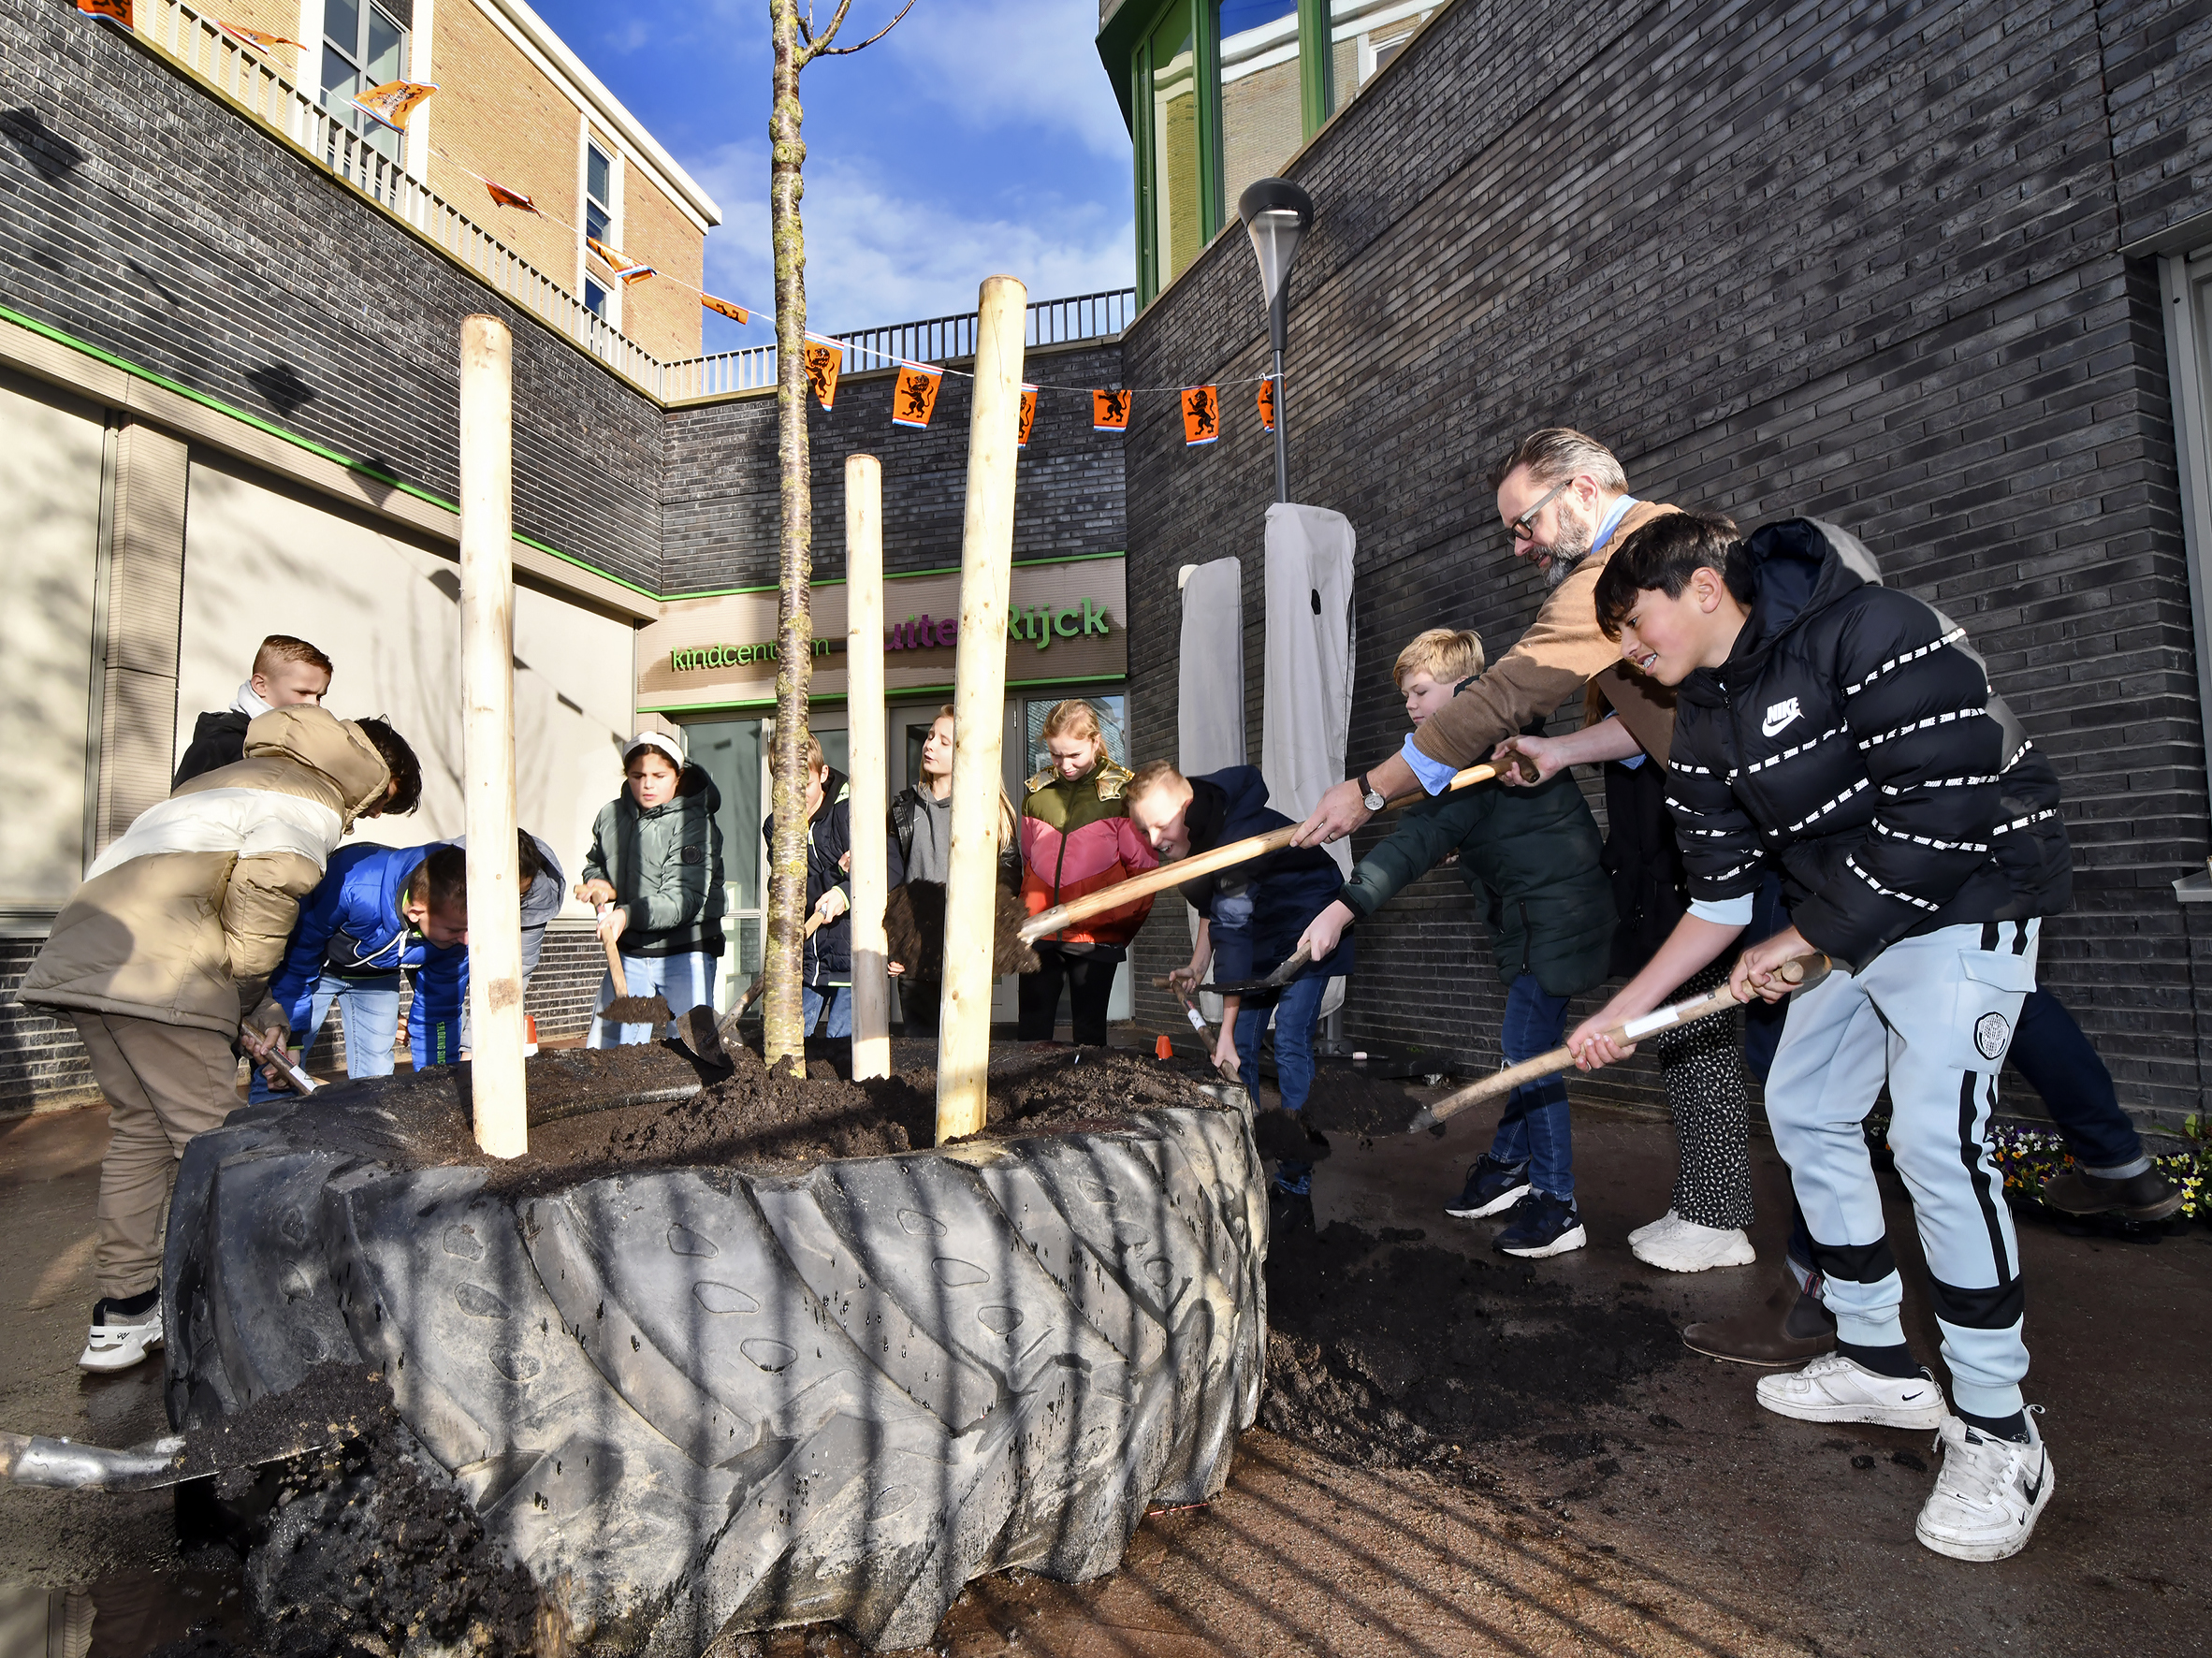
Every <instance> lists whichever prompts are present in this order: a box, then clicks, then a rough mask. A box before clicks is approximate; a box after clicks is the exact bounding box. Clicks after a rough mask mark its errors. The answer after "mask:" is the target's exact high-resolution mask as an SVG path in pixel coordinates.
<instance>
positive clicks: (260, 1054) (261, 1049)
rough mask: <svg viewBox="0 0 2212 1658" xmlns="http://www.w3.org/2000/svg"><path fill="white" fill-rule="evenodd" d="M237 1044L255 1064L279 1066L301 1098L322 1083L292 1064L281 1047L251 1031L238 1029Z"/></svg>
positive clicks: (311, 1092)
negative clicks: (252, 1057) (249, 1055)
mask: <svg viewBox="0 0 2212 1658" xmlns="http://www.w3.org/2000/svg"><path fill="white" fill-rule="evenodd" d="M238 1045H239V1046H240V1047H241V1048H243V1049H244V1050H245V1051H246V1052H247V1053H249V1054H252V1055H253V1056H254V1061H255V1064H257V1065H274V1066H276V1067H278V1068H280V1069H282V1070H283V1071H284V1075H285V1077H286V1078H288V1079H289V1080H290V1082H291V1084H292V1087H293V1089H294V1091H295V1092H297V1093H298V1094H299V1095H300V1096H301V1097H302V1098H304V1097H305V1096H307V1095H310V1094H313V1092H314V1091H315V1090H316V1089H317V1088H319V1087H321V1086H322V1085H323V1084H320V1083H318V1082H316V1081H315V1080H314V1078H313V1077H311V1076H309V1075H308V1074H307V1072H305V1071H303V1070H301V1069H299V1068H298V1066H297V1065H294V1064H293V1063H292V1062H291V1060H290V1059H288V1058H286V1057H285V1056H284V1053H283V1051H282V1050H281V1049H278V1048H276V1047H273V1046H271V1045H269V1044H268V1043H265V1042H262V1041H260V1040H258V1039H256V1038H255V1036H254V1034H253V1033H252V1032H251V1031H248V1030H240V1032H239V1033H238Z"/></svg>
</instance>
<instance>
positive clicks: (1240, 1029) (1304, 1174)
mask: <svg viewBox="0 0 2212 1658" xmlns="http://www.w3.org/2000/svg"><path fill="white" fill-rule="evenodd" d="M1253 970H1254V971H1255V972H1257V971H1259V969H1258V968H1257V967H1256V968H1254V969H1253ZM1328 989H1329V981H1328V980H1327V979H1326V978H1324V977H1323V976H1321V975H1320V974H1316V975H1314V976H1313V977H1312V978H1310V979H1293V980H1291V981H1290V982H1289V983H1288V984H1286V985H1285V986H1283V993H1282V995H1281V996H1277V997H1276V998H1275V1004H1274V1007H1273V1010H1272V1011H1273V1013H1274V1016H1275V1087H1276V1089H1277V1090H1278V1091H1279V1092H1280V1093H1281V1094H1282V1096H1283V1109H1284V1110H1285V1111H1303V1110H1304V1109H1305V1102H1306V1099H1307V1097H1308V1096H1310V1095H1311V1094H1312V1093H1313V1091H1314V1020H1315V1018H1316V1016H1317V1015H1318V1014H1319V1012H1320V1011H1321V997H1322V996H1323V995H1325V994H1326V993H1327V991H1328ZM1270 1011H1271V1010H1270V1009H1268V1008H1266V1007H1264V1006H1262V1007H1258V1008H1250V1007H1246V1008H1239V1009H1238V1010H1237V1036H1236V1042H1237V1064H1238V1066H1239V1067H1240V1068H1241V1069H1242V1070H1243V1072H1244V1085H1245V1086H1246V1087H1247V1088H1251V1089H1253V1090H1254V1091H1255V1092H1257V1090H1258V1088H1259V1036H1260V1033H1261V1032H1262V1031H1264V1030H1265V1029H1266V1028H1267V1016H1268V1013H1269V1012H1270ZM1313 1168H1314V1166H1313V1165H1312V1164H1311V1163H1292V1162H1288V1161H1286V1162H1283V1163H1281V1164H1279V1165H1277V1167H1276V1169H1275V1182H1276V1184H1277V1185H1280V1186H1282V1187H1283V1189H1284V1190H1286V1191H1291V1192H1302V1191H1305V1190H1307V1189H1308V1187H1309V1185H1310V1184H1311V1177H1312V1174H1313Z"/></svg>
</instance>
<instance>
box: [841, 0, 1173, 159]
mask: <svg viewBox="0 0 2212 1658" xmlns="http://www.w3.org/2000/svg"><path fill="white" fill-rule="evenodd" d="M862 9H864V8H863V7H859V6H855V7H853V10H854V13H855V14H857V13H859V12H860V11H861V10H862ZM856 21H857V17H856ZM1098 24H1099V8H1098V5H1097V3H1096V0H919V4H917V5H916V6H915V7H914V9H913V10H912V11H911V12H910V13H909V14H908V16H907V20H906V22H902V23H901V24H899V25H898V27H897V28H895V29H894V30H892V32H891V33H890V34H889V35H888V36H885V37H884V40H883V42H882V44H881V45H880V46H877V47H873V48H871V49H870V50H871V51H883V50H884V49H885V48H886V47H889V48H893V49H895V55H896V56H898V57H899V58H900V59H901V60H902V61H903V62H905V63H906V64H908V65H910V66H911V67H912V68H914V69H915V70H917V71H919V72H920V74H919V76H918V78H917V80H915V82H914V84H915V86H916V87H917V89H918V90H920V91H922V92H923V93H924V95H927V96H928V97H930V98H931V99H932V101H934V102H935V103H937V104H939V106H940V107H941V108H942V109H944V110H945V112H946V113H947V114H949V115H950V116H951V117H952V118H953V121H954V122H955V123H956V124H959V125H962V126H966V127H969V128H973V129H976V130H979V131H985V132H1011V131H1014V130H1018V129H1020V128H1022V127H1025V126H1026V127H1029V128H1031V129H1036V128H1044V129H1047V130H1051V131H1054V132H1064V133H1066V134H1068V135H1069V136H1070V137H1072V138H1075V139H1076V141H1077V142H1078V143H1080V144H1081V145H1082V146H1083V147H1084V149H1086V150H1088V151H1090V152H1091V153H1093V154H1095V155H1100V156H1105V157H1109V158H1113V159H1118V160H1122V161H1125V162H1126V161H1127V159H1128V153H1129V132H1128V127H1127V126H1125V125H1124V124H1122V119H1121V105H1120V104H1119V103H1118V102H1117V101H1116V100H1115V98H1114V95H1113V82H1112V81H1111V80H1108V79H1107V75H1106V69H1105V66H1104V65H1101V64H1100V63H1099V52H1098V48H1097V46H1096V45H1095V44H1094V42H1095V39H1096V36H1097V31H1098ZM847 26H848V27H850V26H851V24H848V25H847ZM877 26H878V27H880V26H881V25H880V24H879V25H877ZM863 37H864V38H865V36H863Z"/></svg>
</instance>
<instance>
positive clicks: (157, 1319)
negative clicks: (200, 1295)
mask: <svg viewBox="0 0 2212 1658" xmlns="http://www.w3.org/2000/svg"><path fill="white" fill-rule="evenodd" d="M160 1345H161V1302H158V1301H157V1302H154V1303H153V1307H152V1308H151V1309H149V1310H148V1311H146V1312H144V1313H140V1314H138V1315H136V1316H130V1315H125V1314H120V1313H118V1314H109V1311H108V1303H107V1302H105V1301H103V1302H100V1303H99V1304H98V1305H97V1306H95V1308H94V1309H93V1326H92V1333H91V1334H90V1335H88V1336H86V1337H85V1341H84V1351H83V1352H82V1353H81V1354H80V1355H79V1356H78V1360H77V1363H78V1367H79V1368H80V1369H82V1370H98V1371H108V1370H128V1369H130V1367H131V1366H132V1365H134V1364H139V1363H143V1362H144V1360H145V1358H146V1354H147V1352H148V1350H149V1349H151V1348H154V1347H158V1346H160Z"/></svg>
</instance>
